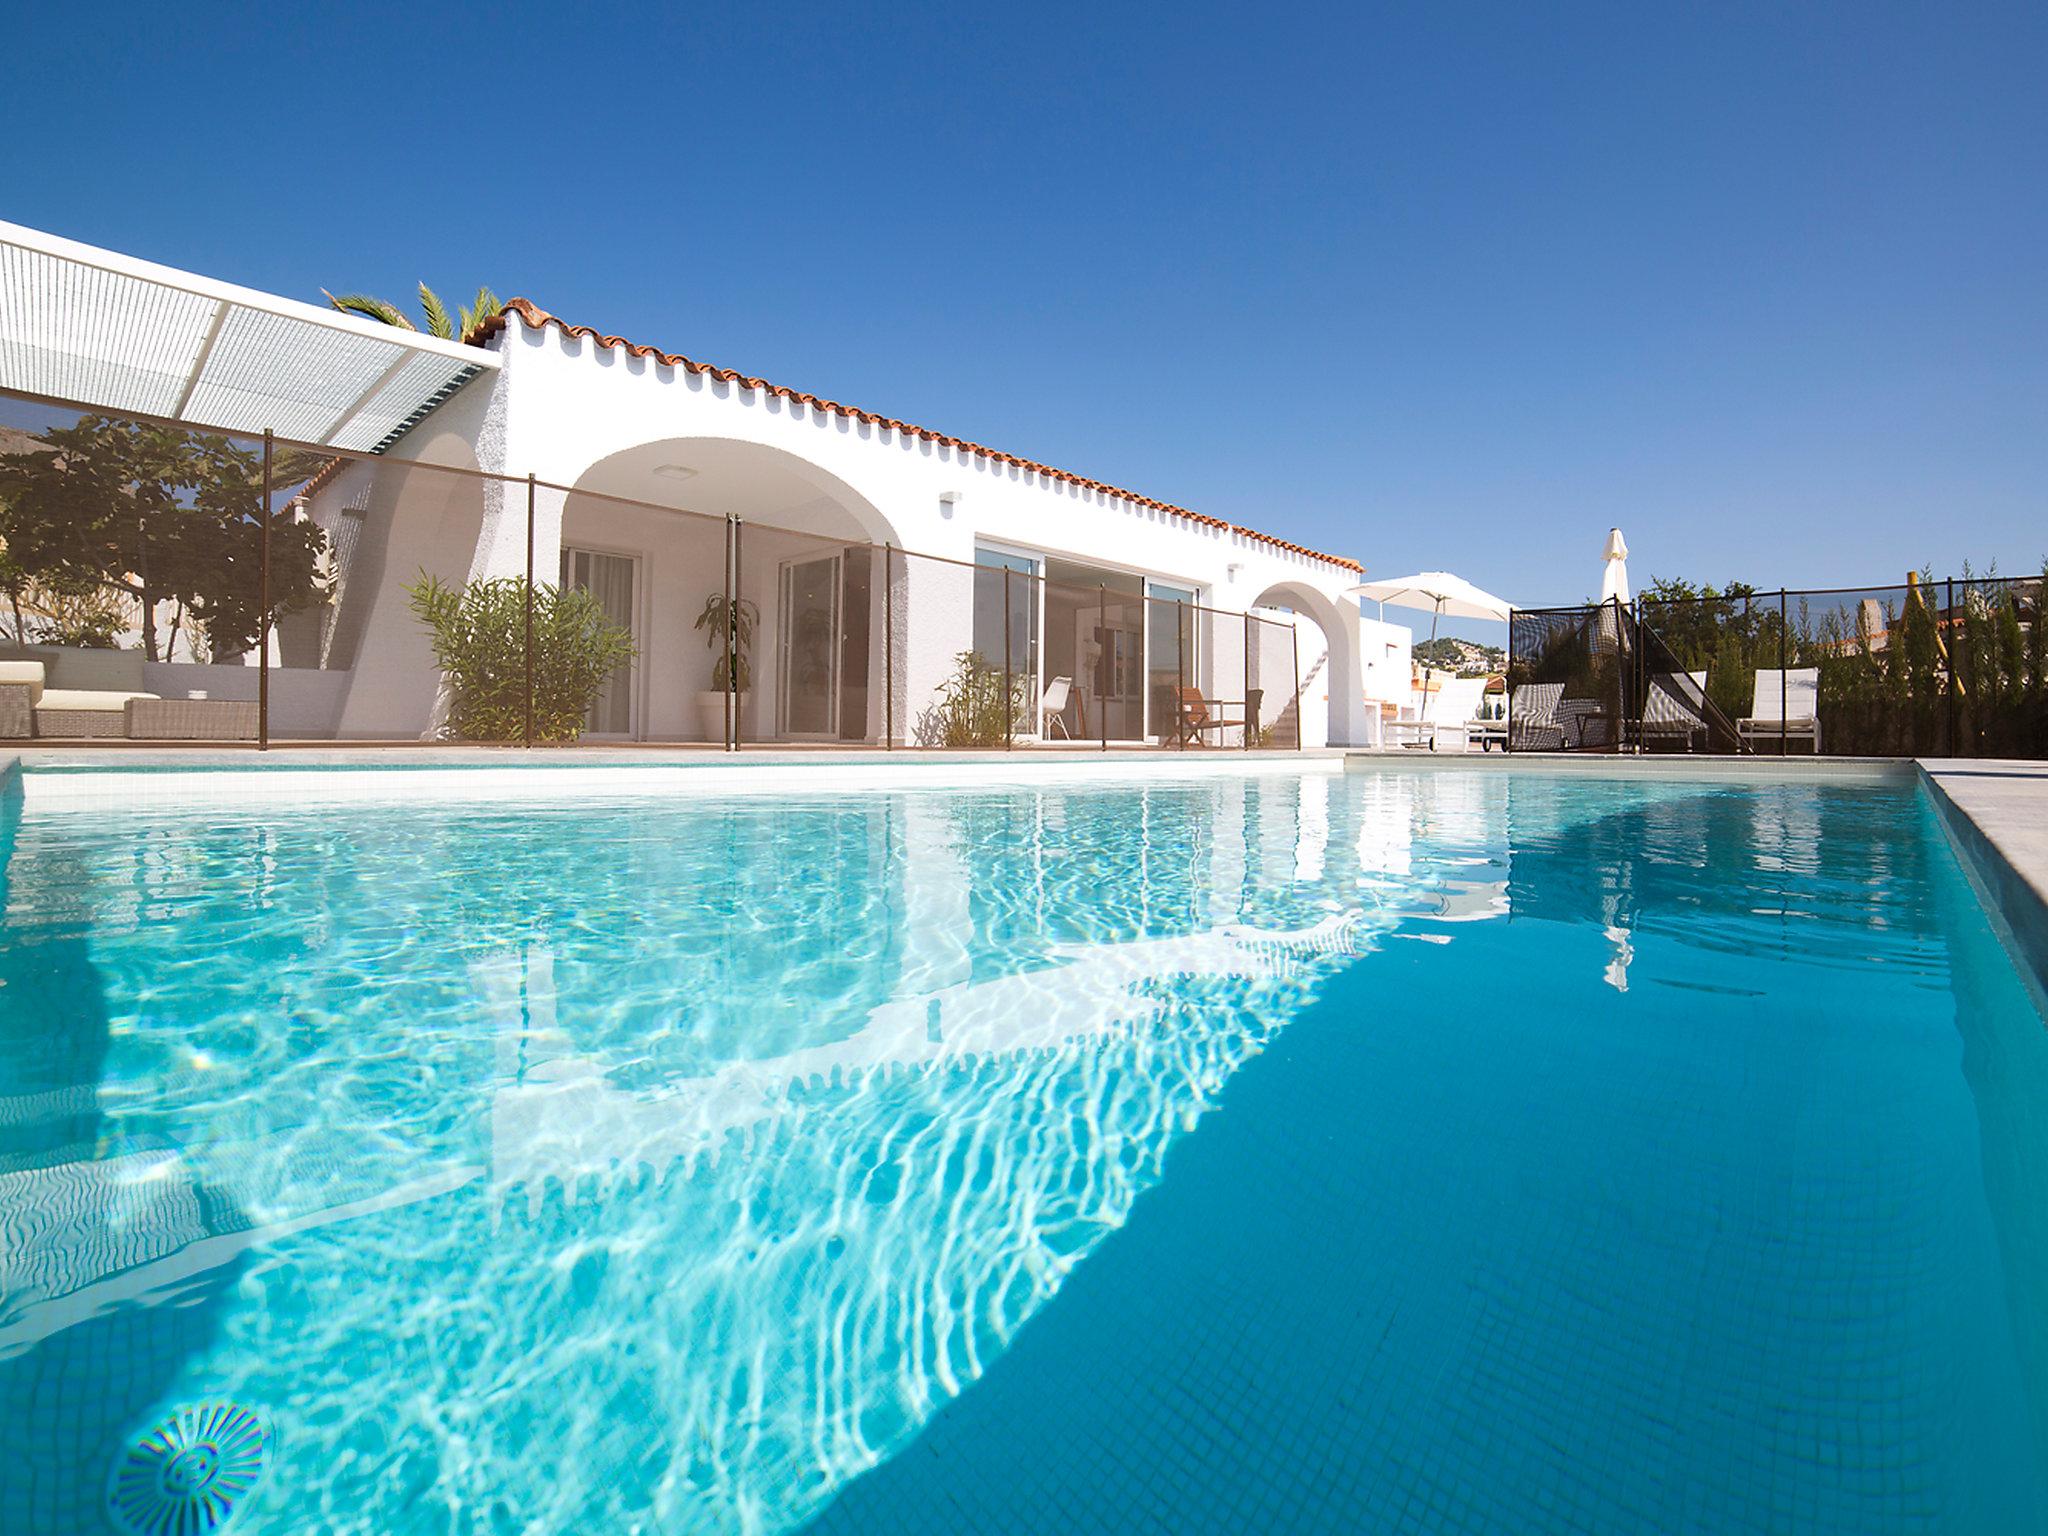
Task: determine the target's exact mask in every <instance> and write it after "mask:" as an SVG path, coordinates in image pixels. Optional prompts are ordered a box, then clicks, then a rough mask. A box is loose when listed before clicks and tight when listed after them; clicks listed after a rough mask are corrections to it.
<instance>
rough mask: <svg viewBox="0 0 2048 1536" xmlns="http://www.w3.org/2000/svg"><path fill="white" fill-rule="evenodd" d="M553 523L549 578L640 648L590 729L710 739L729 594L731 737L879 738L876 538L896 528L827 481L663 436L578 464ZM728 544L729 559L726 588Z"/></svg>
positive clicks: (763, 453) (758, 454) (731, 443)
mask: <svg viewBox="0 0 2048 1536" xmlns="http://www.w3.org/2000/svg"><path fill="white" fill-rule="evenodd" d="M735 519H736V520H737V521H736V522H735V521H733V520H735ZM561 528H562V534H561V569H560V580H561V581H562V583H563V585H564V586H568V587H576V588H581V589H583V590H586V591H588V592H590V593H591V594H593V595H594V596H595V597H597V599H598V600H599V601H600V602H601V603H602V604H603V605H604V607H605V609H606V611H607V612H609V613H610V614H611V615H612V617H613V618H614V619H616V620H617V621H618V622H620V623H621V624H624V625H625V626H626V627H627V628H629V629H630V630H631V631H632V633H633V638H634V643H635V645H636V647H637V650H638V656H637V659H636V660H635V661H634V663H633V664H632V666H631V667H630V668H627V669H622V670H621V671H620V672H619V673H617V674H615V675H614V676H613V678H612V680H611V682H610V683H609V684H608V685H607V687H606V690H605V692H604V694H603V695H602V696H601V697H600V698H599V699H598V701H597V703H596V704H595V705H594V706H593V708H592V710H591V712H590V716H589V720H588V729H587V733H588V734H589V735H590V736H592V737H594V738H597V739H607V738H609V739H625V740H638V741H719V740H722V739H723V738H724V730H725V714H726V709H727V702H726V699H725V697H724V691H723V690H724V683H725V678H724V674H723V669H722V667H721V662H722V661H723V650H724V647H723V645H722V643H721V640H720V637H721V635H722V633H723V629H724V623H725V607H724V604H725V602H726V600H727V598H728V596H729V595H730V596H731V597H732V598H734V599H736V607H737V610H738V613H737V618H738V623H739V628H740V633H741V642H742V643H741V646H740V654H739V661H740V665H739V667H738V668H737V680H738V682H739V685H740V734H741V739H742V740H743V741H791V742H804V741H809V742H817V743H821V744H823V743H830V742H841V743H855V742H864V741H872V740H875V739H876V738H877V737H878V736H879V734H880V732H881V729H882V718H881V715H882V704H881V699H880V694H881V692H882V672H881V650H882V646H883V633H882V627H883V618H882V610H883V605H884V602H885V599H884V595H883V585H884V578H883V570H882V559H881V554H880V546H881V545H882V544H883V543H884V542H896V541H897V535H896V532H895V530H894V528H892V527H891V525H890V523H889V521H888V519H887V518H886V517H885V516H884V515H883V514H882V512H881V510H880V509H879V508H878V507H877V506H876V505H875V504H874V503H873V502H872V501H871V500H869V499H868V498H867V497H866V496H864V495H862V494H861V493H860V492H859V491H857V490H855V489H854V488H853V487H852V486H850V485H848V484H847V483H846V482H845V481H844V480H841V479H840V478H839V477H838V476H836V475H833V474H831V473H830V472H829V471H827V470H824V469H821V468H820V467H819V466H818V465H816V464H813V463H811V462H810V461H808V460H806V459H803V458H800V457H799V456H797V455H796V454H793V453H789V452H786V451H785V450H783V449H780V448H771V447H768V446H766V445H763V444H760V443H750V442H745V441H742V440H739V439H736V438H720V437H677V438H665V439H661V440H658V441H654V442H647V443H640V444H636V445H635V446H634V447H631V448H627V449H624V450H622V451H620V452H618V453H614V454H611V455H609V456H607V457H605V458H603V459H600V460H598V461H597V462H596V463H594V464H592V465H590V466H589V468H587V469H585V470H584V471H583V472H582V473H581V474H580V475H579V476H577V478H576V481H575V484H574V486H573V488H572V489H571V490H570V492H569V494H568V496H567V498H566V500H565V501H564V504H563V507H562V523H561ZM728 539H730V540H731V541H732V542H733V543H734V544H736V546H737V555H738V567H739V577H738V581H739V585H738V589H737V591H736V592H732V593H730V594H729V593H728V577H727V565H726V561H727V548H728Z"/></svg>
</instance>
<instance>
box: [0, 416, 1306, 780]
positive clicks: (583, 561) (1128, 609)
mask: <svg viewBox="0 0 2048 1536" xmlns="http://www.w3.org/2000/svg"><path fill="white" fill-rule="evenodd" d="M404 445H405V452H406V454H407V456H406V457H404V458H400V457H396V456H393V455H390V454H385V455H373V454H366V453H355V452H347V451H337V450H334V449H331V448H321V447H312V446H308V445H305V444H301V443H294V442H288V441H285V440H283V439H280V438H276V437H235V436H229V435H225V434H217V433H205V432H195V431H192V430H189V429H187V428H184V427H181V426H176V425H172V424H169V423H166V422H162V421H156V420H150V419H146V418H137V417H124V416H117V415H112V414H108V413H104V412H83V411H79V410H76V409H73V408H70V407H66V406H61V405H57V404H52V403H47V402H40V401H36V400H31V399H26V398H22V397H17V396H0V740H5V741H12V742H16V743H26V742H30V741H39V742H48V743H51V744H60V743H61V744H67V745H68V744H81V745H82V744H94V743H97V744H102V745H116V744H130V743H155V744H162V743H170V742H193V741H199V742H213V743H243V744H249V745H254V746H258V747H268V746H287V745H297V744H337V743H346V744H351V745H390V746H401V745H419V744H422V743H429V744H431V743H483V744H495V745H503V746H519V747H547V746H566V745H571V744H616V745H621V746H625V745H635V744H640V745H652V746H664V747H667V746H681V745H691V744H694V745H699V746H707V747H710V748H713V749H718V748H724V749H728V750H730V749H741V748H751V747H756V746H778V747H781V746H786V747H789V748H792V749H801V748H804V747H816V748H826V747H830V748H841V749H855V748H875V749H882V750H888V749H894V748H909V747H919V748H967V749H982V750H987V749H996V750H1009V749H1017V748H1024V747H1033V746H1045V745H1049V746H1055V747H1071V748H1080V747H1090V746H1092V747H1095V748H1097V749H1100V750H1109V749H1114V748H1119V747H1125V748H1150V749H1158V748H1165V749H1169V750H1174V751H1196V750H1202V749H1207V750H1210V751H1214V750H1217V749H1225V750H1239V751H1242V750H1248V749H1253V748H1274V747H1278V748H1299V747H1301V746H1302V745H1303V733H1302V729H1301V717H1302V710H1301V707H1300V702H1299V701H1300V700H1301V699H1302V698H1303V697H1304V687H1305V685H1306V686H1313V683H1314V678H1313V672H1314V669H1315V663H1316V660H1317V659H1318V658H1319V657H1320V655H1321V649H1322V646H1321V632H1320V631H1319V630H1315V629H1313V628H1312V629H1311V636H1312V638H1313V639H1314V641H1315V646H1314V649H1313V651H1312V652H1311V653H1310V654H1307V655H1305V654H1304V651H1305V649H1306V647H1305V645H1304V641H1303V637H1302V636H1300V635H1299V634H1298V633H1297V628H1296V619H1295V615H1294V614H1293V613H1291V612H1289V611H1287V610H1284V609H1256V610H1254V611H1241V610H1230V609H1224V608H1219V607H1215V606H1211V605H1209V604H1205V603H1203V602H1201V601H1199V600H1198V594H1197V593H1196V592H1194V591H1192V590H1188V589H1183V588H1177V587H1174V586H1172V585H1170V584H1169V583H1168V582H1167V581H1166V580H1165V579H1163V578H1161V579H1154V578H1149V577H1146V576H1144V575H1141V574H1137V573H1132V572H1128V571H1123V570H1112V569H1108V568H1100V569H1098V568H1095V567H1091V566H1084V565H1080V564H1077V563H1073V562H1061V561H1059V560H1056V559H1053V558H1051V557H1032V558H1027V557H1024V556H1014V557H1013V556H1008V555H992V554H990V553H987V552H978V553H977V558H975V559H973V560H962V559H956V558H948V557H944V556H940V555H935V554H931V553H926V552H921V551H916V550H908V549H904V548H901V547H899V546H896V545H894V544H893V543H890V542H889V541H887V540H882V541H876V540H875V539H873V538H871V537H869V534H870V533H871V532H872V531H873V530H872V529H871V528H867V527H863V526H862V523H861V520H860V517H859V515H858V513H857V512H855V511H854V510H853V509H850V508H846V507H842V506H840V505H838V504H837V503H836V502H834V501H833V500H831V499H830V498H829V497H817V496H816V495H815V492H814V491H813V492H811V493H809V494H808V496H807V497H805V498H801V499H796V500H795V504H794V505H786V506H783V508H782V510H781V511H780V512H778V513H777V514H775V515H771V516H754V515H747V516H741V515H737V514H728V513H726V512H723V511H721V510H719V507H720V505H721V502H723V503H724V504H727V505H731V504H733V502H734V500H735V495H734V493H735V491H736V490H738V491H744V490H746V487H745V486H744V485H737V486H736V485H725V484H720V483H718V482H719V480H720V476H719V475H717V474H715V473H712V472H710V471H707V472H706V473H705V475H704V476H703V478H702V479H696V478H695V477H694V475H693V473H692V472H691V471H689V470H686V469H683V468H682V467H680V466H655V467H654V468H653V469H652V471H651V473H650V471H649V469H648V467H647V466H631V467H629V469H620V470H619V471H618V472H617V473H616V474H613V475H611V477H610V478H608V472H607V467H606V466H605V465H599V466H596V467H595V468H594V469H593V470H592V471H590V472H589V473H587V474H585V475H584V476H583V477H581V478H580V479H579V481H578V483H576V484H574V485H563V484H555V483H551V482H549V481H546V480H541V479H538V478H527V479H516V478H510V477H506V476H502V475H495V474H489V473H486V472H484V471H482V470H479V469H478V468H476V467H475V465H474V463H473V462H471V461H470V449H469V446H468V443H467V440H466V439H465V438H464V436H463V435H462V434H460V433H458V432H454V431H446V430H437V428H436V426H435V421H434V418H431V417H430V418H428V420H427V421H425V422H424V423H422V424H421V425H420V426H419V427H417V428H415V429H414V431H413V433H411V434H409V435H408V436H407V438H406V439H404ZM664 473H668V474H671V475H673V477H674V484H673V492H674V498H673V501H668V500H654V499H649V498H648V496H647V494H646V487H647V486H648V485H649V484H650V483H651V484H653V485H655V486H657V487H659V492H658V494H660V495H662V496H666V495H667V494H668V492H669V489H670V486H669V482H668V481H667V480H664V479H663V475H664ZM725 478H727V479H730V478H731V476H730V475H729V474H728V475H727V476H726V477H725ZM757 489H758V488H757ZM740 499H745V498H744V497H741V498H740ZM753 499H754V500H755V501H761V500H770V499H774V498H769V497H767V496H766V495H765V493H764V494H763V495H761V496H756V497H754V498H753ZM707 505H708V506H710V507H711V509H712V510H709V511H706V510H705V506H707ZM1305 671H1308V672H1310V673H1311V676H1309V677H1304V672H1305Z"/></svg>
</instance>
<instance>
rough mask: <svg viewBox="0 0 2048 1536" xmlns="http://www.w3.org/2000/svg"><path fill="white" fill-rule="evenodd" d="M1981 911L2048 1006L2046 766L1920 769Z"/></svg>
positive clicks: (1928, 765) (1925, 763) (1961, 762)
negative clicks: (1992, 919)
mask: <svg viewBox="0 0 2048 1536" xmlns="http://www.w3.org/2000/svg"><path fill="white" fill-rule="evenodd" d="M1920 771H1921V772H1922V773H1924V774H1925V775H1926V776H1927V783H1928V787H1929V789H1930V791H1931V792H1932V794H1933V796H1934V803H1935V805H1936V807H1937V808H1938V809H1939V810H1940V812H1941V816H1942V820H1943V821H1944V822H1945V823H1946V824H1947V826H1948V830H1949V835H1950V837H1952V838H1953V839H1954V840H1955V842H1956V845H1957V847H1958V848H1960V849H1961V850H1962V853H1963V856H1964V859H1965V861H1966V862H1967V863H1968V864H1969V866H1970V871H1971V873H1972V875H1974V876H1975V878H1976V880H1977V883H1978V885H1979V886H1980V887H1981V888H1982V891H1983V895H1984V897H1985V902H1986V905H1988V906H1989V907H1990V908H1991V910H1992V911H1994V912H1995V913H1997V915H1998V916H1999V917H2000V918H2001V919H2002V920H2003V921H2004V923H2005V926H2006V927H2007V929H2008V930H2009V932H2008V933H2007V934H2006V935H2005V938H2006V947H2007V948H2008V949H2010V950H2011V951H2012V952H2013V954H2014V956H2015V958H2017V959H2018V960H2019V961H2020V962H2021V964H2022V966H2023V968H2024V969H2025V970H2026V971H2027V973H2028V979H2029V980H2030V981H2031V982H2032V983H2033V985H2034V987H2035V997H2036V999H2037V1001H2039V1000H2043V999H2048V762H2026V761H2019V760H2014V761H2011V762H2001V761H1997V760H1992V759H1985V758H1927V759H1923V760H1922V761H1921V764H1920Z"/></svg>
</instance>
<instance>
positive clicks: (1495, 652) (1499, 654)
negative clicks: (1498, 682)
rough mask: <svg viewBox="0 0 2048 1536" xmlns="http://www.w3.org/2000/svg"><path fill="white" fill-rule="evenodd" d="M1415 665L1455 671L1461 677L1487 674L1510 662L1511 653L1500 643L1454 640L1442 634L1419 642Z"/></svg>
mask: <svg viewBox="0 0 2048 1536" xmlns="http://www.w3.org/2000/svg"><path fill="white" fill-rule="evenodd" d="M1415 665H1416V666H1418V667H1434V668H1436V670H1437V671H1439V672H1454V673H1456V674H1457V675H1458V676H1460V677H1483V676H1485V675H1486V674H1487V673H1489V672H1499V671H1501V670H1503V669H1504V668H1505V667H1506V666H1507V653H1506V652H1505V651H1503V650H1502V649H1501V648H1500V647H1499V646H1497V645H1480V644H1478V643H1477V642H1476V641H1472V640H1453V639H1452V638H1451V637H1450V636H1449V635H1439V636H1438V637H1437V638H1436V639H1434V640H1418V641H1416V642H1415Z"/></svg>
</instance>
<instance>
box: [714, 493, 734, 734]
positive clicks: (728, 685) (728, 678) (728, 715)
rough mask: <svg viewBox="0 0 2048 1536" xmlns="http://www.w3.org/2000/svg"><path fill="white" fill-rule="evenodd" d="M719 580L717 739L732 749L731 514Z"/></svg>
mask: <svg viewBox="0 0 2048 1536" xmlns="http://www.w3.org/2000/svg"><path fill="white" fill-rule="evenodd" d="M719 580H720V581H721V582H722V583H723V584H724V586H725V643H724V644H723V645H722V646H720V647H719V654H720V655H721V656H723V657H724V658H725V686H724V687H723V688H721V689H719V692H720V693H721V694H723V695H724V696H725V735H724V736H723V737H722V738H720V740H719V744H718V745H719V750H720V751H723V752H730V751H731V750H732V717H733V715H734V714H735V713H737V711H736V710H735V708H734V706H733V698H732V623H733V617H732V514H731V513H730V512H728V513H726V514H725V569H724V571H723V572H721V573H720V576H719Z"/></svg>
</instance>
